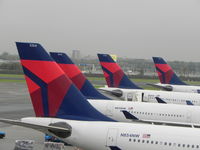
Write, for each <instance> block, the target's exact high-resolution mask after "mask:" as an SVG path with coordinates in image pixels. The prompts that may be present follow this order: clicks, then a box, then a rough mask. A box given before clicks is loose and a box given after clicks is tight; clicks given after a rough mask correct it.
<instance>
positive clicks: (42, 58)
mask: <svg viewBox="0 0 200 150" xmlns="http://www.w3.org/2000/svg"><path fill="white" fill-rule="evenodd" d="M16 46H17V49H18V53H19V56H20V61H21V64H22V68H23V71H24V74H25V79H26V82H27V86H28V89H29V93H30V96H31V100H32V104H33V107H34V111H35V114H36V116H38V117H57V118H63V119H75V120H101V121H112V120H111V119H110V118H108V117H106V116H104V115H103V114H101V113H100V112H99V111H97V110H96V109H95V108H93V107H92V106H91V105H90V104H89V102H88V101H87V100H86V99H85V97H84V96H83V95H82V94H81V93H80V92H79V91H78V89H77V88H76V87H75V86H74V85H73V84H72V82H71V80H70V79H69V78H68V77H67V76H66V75H65V73H64V72H63V71H62V69H61V68H60V67H59V66H58V64H57V63H56V62H55V61H54V60H53V59H52V58H51V57H50V56H49V55H48V53H47V52H46V51H45V50H44V48H43V47H42V46H41V45H40V44H38V43H21V42H17V43H16Z"/></svg>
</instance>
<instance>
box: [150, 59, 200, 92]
mask: <svg viewBox="0 0 200 150" xmlns="http://www.w3.org/2000/svg"><path fill="white" fill-rule="evenodd" d="M153 61H154V64H155V68H156V72H157V74H158V77H159V80H160V83H158V84H149V85H152V86H155V87H158V88H161V89H164V90H167V91H175V92H190V93H200V86H192V85H188V84H186V83H185V82H183V81H181V79H180V78H179V77H178V76H177V75H176V73H175V72H174V71H173V69H172V68H171V66H170V65H168V64H167V63H166V62H165V60H164V59H163V58H161V57H153Z"/></svg>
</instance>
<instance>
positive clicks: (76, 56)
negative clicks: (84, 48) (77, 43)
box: [72, 50, 81, 59]
mask: <svg viewBox="0 0 200 150" xmlns="http://www.w3.org/2000/svg"><path fill="white" fill-rule="evenodd" d="M80 56H81V54H80V51H79V50H72V59H80Z"/></svg>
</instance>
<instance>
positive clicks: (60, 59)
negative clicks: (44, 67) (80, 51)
mask: <svg viewBox="0 0 200 150" xmlns="http://www.w3.org/2000/svg"><path fill="white" fill-rule="evenodd" d="M50 55H51V57H52V58H53V59H54V60H55V61H56V63H57V64H58V65H59V66H60V67H61V69H62V70H63V71H64V72H65V74H66V75H67V76H68V77H69V78H70V79H71V80H72V82H73V83H74V84H75V85H76V87H77V88H78V89H79V90H80V91H81V92H82V94H83V95H84V96H85V97H86V98H87V99H109V98H107V97H106V96H104V95H103V94H101V93H100V92H99V91H97V90H96V89H95V87H94V86H93V85H92V84H91V83H90V81H88V80H87V79H86V77H85V76H84V75H83V73H82V72H81V70H80V69H79V68H78V67H77V66H76V65H75V64H74V63H73V62H72V60H71V59H70V58H69V57H68V56H67V55H66V54H65V53H57V52H50Z"/></svg>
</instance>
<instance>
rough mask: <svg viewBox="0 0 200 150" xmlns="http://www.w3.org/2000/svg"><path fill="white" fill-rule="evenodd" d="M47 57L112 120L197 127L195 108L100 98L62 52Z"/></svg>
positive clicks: (197, 119)
mask: <svg viewBox="0 0 200 150" xmlns="http://www.w3.org/2000/svg"><path fill="white" fill-rule="evenodd" d="M50 55H51V57H52V58H53V59H54V60H55V61H56V63H57V64H58V65H59V66H60V67H61V69H62V70H63V71H64V72H65V73H66V75H67V76H68V77H69V78H70V80H72V82H73V83H74V85H75V86H76V87H77V88H78V89H79V90H80V91H81V92H82V94H83V95H84V96H85V97H86V98H87V99H88V102H89V103H90V104H91V105H92V106H93V107H94V108H96V109H97V110H98V111H100V112H101V113H102V114H104V115H106V116H108V117H110V118H112V119H114V120H117V121H122V122H132V121H142V122H150V123H165V124H174V125H188V124H189V125H194V124H200V118H199V117H198V116H199V114H200V107H199V106H195V107H190V106H187V105H171V104H168V105H162V104H157V103H140V102H128V101H119V100H110V99H108V100H105V99H101V94H100V93H99V92H98V91H97V90H96V89H95V88H94V87H93V86H92V84H91V83H90V81H89V80H87V78H86V77H85V76H84V74H83V73H82V72H81V70H80V69H79V68H78V67H77V66H76V65H75V64H74V63H73V61H72V60H71V59H70V58H69V57H68V56H67V55H66V54H65V53H61V52H50ZM86 83H87V84H86ZM88 89H89V90H88ZM96 93H98V94H96ZM99 95H100V96H99ZM88 97H89V98H88Z"/></svg>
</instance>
